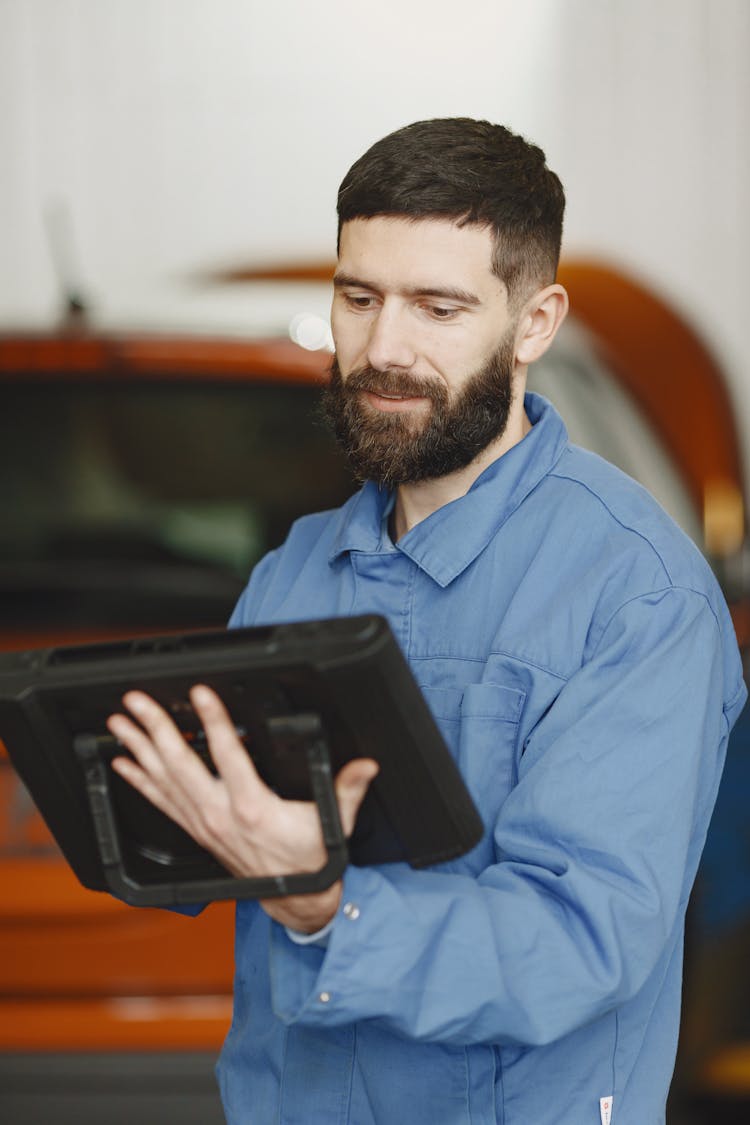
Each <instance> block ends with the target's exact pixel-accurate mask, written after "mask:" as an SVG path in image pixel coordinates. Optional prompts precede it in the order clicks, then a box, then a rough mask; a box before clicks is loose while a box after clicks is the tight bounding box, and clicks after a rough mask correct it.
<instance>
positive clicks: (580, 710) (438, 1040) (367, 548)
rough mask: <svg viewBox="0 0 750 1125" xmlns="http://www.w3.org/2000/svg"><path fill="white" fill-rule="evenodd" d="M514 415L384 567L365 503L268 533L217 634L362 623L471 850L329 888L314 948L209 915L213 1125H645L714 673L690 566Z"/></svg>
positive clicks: (714, 642)
mask: <svg viewBox="0 0 750 1125" xmlns="http://www.w3.org/2000/svg"><path fill="white" fill-rule="evenodd" d="M526 409H527V413H528V415H529V418H530V420H531V422H532V423H533V427H532V429H531V431H530V432H529V433H528V434H527V436H526V437H525V438H524V439H523V441H521V442H520V443H519V444H518V445H516V446H514V447H513V448H512V449H510V450H509V452H507V453H506V454H504V455H503V456H502V457H501V458H500V459H499V460H497V461H495V462H494V463H493V464H491V465H490V466H489V468H487V469H486V470H485V472H484V473H483V474H482V475H481V476H480V477H479V479H478V480H477V481H476V482H475V484H474V485H473V486H472V488H471V489H470V491H469V492H468V493H467V494H466V495H465V496H463V497H462V498H461V499H459V500H456V501H454V502H452V503H450V504H447V505H445V506H444V507H442V508H440V509H439V510H438V511H436V512H434V513H433V514H432V515H431V516H429V517H428V518H427V519H425V520H424V521H423V522H422V523H420V524H418V525H417V526H416V527H414V528H412V530H411V531H409V532H408V533H407V534H406V535H405V536H404V537H403V538H402V539H401V540H400V541H399V542H398V543H396V544H394V543H393V542H392V541H391V539H390V537H389V534H388V513H389V511H390V509H391V506H392V497H391V496H390V495H389V493H388V492H387V491H386V490H383V489H379V488H378V487H376V486H375V485H373V484H367V485H365V487H364V488H363V489H362V490H361V491H360V492H358V493H357V494H356V495H355V496H353V497H352V498H351V499H350V500H349V501H348V502H347V503H346V504H345V505H344V506H343V508H341V509H340V510H338V511H335V512H326V513H322V514H318V515H313V516H309V517H307V518H304V519H302V520H300V521H299V522H298V523H296V524H295V525H294V527H293V528H292V530H291V533H290V535H289V538H288V540H287V542H286V543H285V545H284V546H283V547H281V548H280V549H279V550H277V551H275V552H273V553H272V554H271V555H269V556H267V557H266V558H265V559H264V560H263V561H262V562H261V563H260V564H259V565H258V567H257V568H256V570H255V571H254V573H253V575H252V578H251V581H250V583H249V585H248V588H247V590H246V591H245V593H244V594H243V596H242V598H241V599H240V602H239V603H238V606H237V608H236V610H235V613H234V615H233V618H232V624H233V625H246V624H247V625H249V624H254V623H269V622H283V621H295V620H302V619H311V618H320V617H327V616H339V615H345V614H360V613H380V614H383V615H385V617H386V618H387V619H388V621H389V622H390V624H391V627H392V628H393V631H394V633H395V635H396V637H397V639H398V641H399V642H400V644H401V646H402V647H403V650H404V652H405V654H406V656H407V658H408V661H409V664H410V665H411V668H412V670H413V672H414V675H415V677H416V679H417V681H418V683H419V684H420V686H421V688H422V690H423V692H424V694H425V696H426V698H427V700H428V702H429V704H430V706H431V708H432V710H433V712H434V714H435V716H436V718H437V720H438V723H439V724H440V727H441V729H442V731H443V734H444V736H445V739H446V741H447V743H448V746H449V747H450V749H451V751H452V753H453V754H454V755H455V758H456V760H457V762H458V764H459V767H460V769H461V772H462V774H463V776H464V778H465V780H466V782H467V784H468V787H469V789H470V791H471V793H472V795H473V797H474V800H475V802H476V804H477V806H478V808H479V810H480V813H481V815H482V819H483V822H484V825H485V829H486V831H485V835H484V838H483V839H482V841H481V843H480V844H479V845H478V846H477V847H476V848H474V850H473V851H471V852H470V853H469V854H468V855H466V856H464V857H462V858H461V859H458V860H455V861H452V862H451V863H449V864H444V865H442V866H440V867H436V868H434V869H430V870H427V871H424V870H423V871H415V870H412V869H411V868H409V867H408V866H407V865H402V864H399V865H383V866H381V867H372V868H357V867H349V869H348V870H347V872H346V876H345V879H344V894H343V898H342V906H341V910H340V911H339V913H338V915H337V917H336V919H335V921H334V924H333V927H332V929H331V932H330V934H329V937H328V941H327V945H326V946H325V947H323V948H321V947H318V946H316V945H304V946H300V945H298V944H295V942H294V941H292V940H290V937H289V935H288V934H287V932H286V931H285V929H284V928H283V927H282V926H279V925H277V924H276V923H274V922H272V921H271V920H270V919H269V918H268V916H267V915H266V914H265V913H264V912H263V910H262V909H261V908H260V907H259V906H258V905H257V903H254V902H251V901H246V902H240V903H238V905H237V930H236V984H235V1011H234V1019H233V1023H232V1027H231V1031H230V1033H229V1035H228V1038H227V1041H226V1044H225V1046H224V1049H223V1052H222V1055H221V1059H220V1062H219V1068H218V1072H219V1079H220V1085H221V1090H222V1097H223V1100H224V1107H225V1111H226V1114H227V1119H228V1121H229V1123H230V1125H247V1123H251V1122H252V1123H258V1125H270V1123H272V1122H274V1123H276V1122H278V1123H283V1125H317V1123H320V1125H337V1123H340V1125H343V1123H353V1125H375V1123H377V1125H423V1123H424V1125H468V1123H472V1125H499V1123H502V1125H589V1123H590V1125H601V1122H602V1121H606V1120H607V1119H608V1118H607V1115H608V1114H609V1115H610V1119H611V1122H612V1123H613V1125H657V1123H658V1122H663V1120H664V1104H665V1100H666V1095H667V1090H668V1086H669V1081H670V1077H671V1073H672V1067H673V1062H674V1056H675V1049H676V1042H677V1033H678V1023H679V1009H680V986H681V976H682V943H683V920H684V913H685V908H686V905H687V901H688V895H689V893H690V888H691V885H692V883H693V879H694V876H695V871H696V867H697V865H698V860H699V857H700V853H701V849H702V847H703V842H704V838H705V835H706V829H707V826H708V821H709V817H710V814H711V810H712V808H713V804H714V799H715V796H716V790H717V786H718V782H719V775H720V772H721V767H722V762H723V759H724V752H725V748H726V743H727V736H728V733H729V730H730V727H731V725H732V723H733V721H734V719H735V718H736V716H737V715H738V713H739V711H740V709H741V706H742V703H743V702H744V699H745V694H746V693H745V687H744V684H743V680H742V672H741V666H740V660H739V655H738V652H737V645H736V642H735V637H734V632H733V629H732V624H731V621H730V618H729V615H728V612H727V609H726V606H725V604H724V600H723V598H722V596H721V593H720V591H719V589H718V587H717V584H716V582H715V581H714V578H713V576H712V574H711V572H710V570H709V568H708V566H707V565H706V563H705V561H704V559H703V558H702V556H701V555H700V553H699V551H698V550H697V549H696V548H695V547H694V545H693V544H692V543H691V542H690V541H689V540H688V539H687V538H686V537H685V536H684V535H683V533H682V532H681V531H680V530H679V529H678V528H677V527H676V526H675V525H674V524H673V523H672V521H671V520H670V519H669V518H668V517H667V516H666V515H665V513H664V512H663V511H662V509H661V508H660V507H659V506H658V505H657V504H656V502H655V501H654V500H653V499H652V498H651V497H650V496H649V495H648V494H647V493H646V492H645V491H644V490H643V489H642V488H641V487H640V486H639V485H637V484H636V483H635V482H633V481H632V480H630V479H629V478H628V477H626V476H624V475H623V474H622V473H620V472H619V471H618V470H617V469H615V468H613V467H612V466H611V465H609V464H607V463H606V462H604V461H602V460H601V459H600V458H598V457H596V456H594V455H593V454H590V453H587V452H585V451H583V450H581V449H577V448H575V447H573V446H571V445H570V444H569V442H568V438H567V434H566V431H565V427H564V425H563V423H562V420H561V419H560V417H559V416H558V414H557V413H556V412H555V410H554V409H553V408H552V406H551V405H550V404H549V403H548V402H546V401H545V400H544V399H542V398H540V397H538V396H534V395H530V396H527V402H526ZM610 1099H611V1104H609V1105H608V1104H607V1103H608V1102H610Z"/></svg>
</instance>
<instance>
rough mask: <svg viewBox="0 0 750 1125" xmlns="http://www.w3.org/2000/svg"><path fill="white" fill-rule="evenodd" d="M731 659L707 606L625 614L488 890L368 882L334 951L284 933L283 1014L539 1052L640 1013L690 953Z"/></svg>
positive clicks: (382, 878) (585, 677)
mask: <svg viewBox="0 0 750 1125" xmlns="http://www.w3.org/2000/svg"><path fill="white" fill-rule="evenodd" d="M730 655H731V653H730V648H729V646H728V644H726V643H725V644H724V645H723V644H722V637H721V632H720V630H719V627H718V623H717V621H716V618H715V616H714V614H713V611H712V609H711V607H710V606H709V604H708V603H707V602H706V600H705V598H703V596H702V595H700V594H697V593H695V592H693V591H690V590H680V589H674V588H669V589H668V590H665V591H659V592H657V593H654V594H650V595H646V596H643V597H638V598H635V599H633V600H632V601H630V602H628V603H627V604H625V605H624V606H622V607H621V608H620V609H619V610H618V612H617V613H616V614H615V615H614V616H613V618H612V619H611V620H610V622H609V623H608V625H607V626H606V628H605V629H604V631H603V633H602V636H601V638H600V640H599V642H598V645H597V647H596V651H595V653H594V655H593V657H592V659H591V660H590V661H589V662H588V663H586V664H585V665H584V666H583V667H582V668H581V669H580V671H578V672H577V673H576V674H575V675H574V676H572V677H571V679H570V680H569V681H568V682H567V684H566V685H565V687H564V688H563V690H562V691H561V693H560V694H559V696H558V698H557V700H556V702H555V703H554V705H553V706H552V707H551V708H550V710H549V711H548V712H547V714H546V715H545V716H544V717H543V719H542V720H541V721H540V722H539V723H538V724H537V725H536V727H535V728H534V729H533V731H532V732H531V735H530V736H529V737H528V738H527V740H526V744H525V747H524V751H523V755H522V757H521V759H520V765H519V779H518V784H517V785H516V787H515V788H514V789H513V790H512V791H511V793H510V795H509V796H508V797H507V799H506V800H505V802H504V803H503V805H502V807H501V810H500V813H499V815H498V817H497V821H496V823H495V824H494V825H492V826H489V831H491V832H492V833H493V834H494V845H495V855H496V857H497V862H496V863H495V864H494V865H492V866H490V867H489V868H487V869H486V870H484V871H483V872H482V873H481V875H480V876H479V877H478V878H472V877H470V876H467V875H459V874H452V873H446V872H440V871H439V870H435V871H414V870H412V869H410V868H409V867H407V866H406V865H397V866H382V867H379V868H354V867H350V868H349V869H348V870H347V872H346V875H345V880H344V896H343V898H342V908H341V910H340V911H339V913H338V915H337V917H336V919H335V922H334V925H333V928H332V931H331V934H330V936H329V941H328V947H327V949H325V950H323V949H316V948H310V947H307V948H306V949H305V950H304V951H300V949H299V948H298V947H296V946H295V945H294V944H293V943H292V942H291V941H290V940H289V938H288V936H287V935H286V933H285V932H284V930H283V928H282V927H279V926H275V925H274V926H273V927H272V949H271V971H272V986H273V997H274V1007H275V1010H276V1013H277V1015H278V1016H279V1017H280V1018H281V1019H282V1020H283V1021H285V1022H286V1023H288V1024H293V1023H297V1024H300V1025H306V1026H310V1027H334V1026H336V1025H342V1024H347V1023H352V1022H355V1021H358V1020H363V1019H367V1020H377V1021H379V1022H381V1023H382V1024H383V1025H384V1026H386V1027H387V1028H388V1029H389V1030H391V1031H394V1032H396V1033H397V1034H401V1035H403V1036H406V1037H408V1038H411V1039H421V1040H429V1041H433V1042H444V1043H451V1044H469V1043H476V1042H494V1043H516V1044H524V1045H534V1044H536V1045H538V1044H543V1043H547V1042H552V1041H554V1040H556V1039H557V1038H559V1037H561V1036H563V1035H565V1034H567V1033H568V1032H570V1031H572V1030H574V1029H575V1028H577V1027H580V1026H582V1025H584V1024H585V1023H587V1022H588V1021H590V1020H593V1019H595V1018H597V1017H598V1016H601V1015H602V1014H604V1013H605V1012H606V1011H608V1010H611V1009H613V1008H614V1007H616V1006H618V1005H620V1004H622V1003H624V1002H626V1001H627V1000H628V999H629V998H631V997H633V996H634V995H635V994H636V993H637V992H638V990H639V989H640V988H641V986H642V985H643V984H644V982H645V981H646V979H647V978H648V977H649V975H650V974H652V973H653V972H655V971H656V970H657V968H658V966H659V964H660V962H661V961H662V960H663V959H664V958H666V957H669V956H671V954H672V952H673V950H674V947H675V944H676V942H678V941H679V940H680V939H681V933H682V915H683V913H684V910H685V907H686V903H687V898H688V895H689V892H690V888H691V885H692V882H693V879H694V876H695V871H696V868H697V864H698V860H699V857H700V852H701V850H702V847H703V842H704V839H705V834H706V831H707V827H708V821H709V818H710V814H711V810H712V808H713V804H714V800H715V796H716V790H717V787H718V782H719V777H720V773H721V767H722V764H723V758H724V753H725V749H726V742H727V737H728V732H729V728H730V725H731V721H733V719H734V718H735V717H736V715H737V713H738V712H739V709H740V707H741V704H742V702H743V700H744V685H743V684H742V681H741V677H740V674H739V661H738V659H737V653H736V649H735V650H734V654H733V664H732V667H731V668H726V667H725V663H727V664H728V662H729V659H730ZM727 681H730V682H731V683H732V684H733V685H734V686H733V695H732V693H730V692H727V690H726V689H725V683H726V682H727ZM725 696H726V697H727V699H728V702H727V703H726V706H725V705H724V704H723V702H722V701H723V700H724V698H725Z"/></svg>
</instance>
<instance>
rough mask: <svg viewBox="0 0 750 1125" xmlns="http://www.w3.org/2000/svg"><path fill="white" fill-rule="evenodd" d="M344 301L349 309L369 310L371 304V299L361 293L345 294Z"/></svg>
mask: <svg viewBox="0 0 750 1125" xmlns="http://www.w3.org/2000/svg"><path fill="white" fill-rule="evenodd" d="M344 300H345V301H346V303H347V305H348V306H349V308H352V309H370V308H372V304H373V298H372V297H369V296H367V295H364V294H361V293H345V294H344Z"/></svg>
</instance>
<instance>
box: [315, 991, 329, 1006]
mask: <svg viewBox="0 0 750 1125" xmlns="http://www.w3.org/2000/svg"><path fill="white" fill-rule="evenodd" d="M330 999H331V994H330V992H321V994H320V996H319V997H318V1000H320V1002H321V1004H327V1003H328V1001H329V1000H330Z"/></svg>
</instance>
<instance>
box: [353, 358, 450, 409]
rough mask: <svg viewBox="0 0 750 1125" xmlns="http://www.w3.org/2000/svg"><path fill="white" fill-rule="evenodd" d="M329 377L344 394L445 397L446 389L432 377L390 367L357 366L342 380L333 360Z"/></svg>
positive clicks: (438, 398)
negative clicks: (426, 377)
mask: <svg viewBox="0 0 750 1125" xmlns="http://www.w3.org/2000/svg"><path fill="white" fill-rule="evenodd" d="M331 377H332V379H333V380H334V381H337V382H338V383H339V386H340V387H341V390H342V391H343V392H344V393H345V394H358V393H359V392H361V391H370V392H371V393H372V394H381V395H403V396H404V397H406V398H409V397H414V398H427V399H430V401H431V402H443V401H444V400H445V398H446V390H445V388H444V387H443V385H442V383H438V382H437V381H436V380H433V379H420V378H418V377H417V376H414V375H410V374H408V373H406V372H403V371H394V370H392V369H386V370H384V371H379V370H378V369H377V368H376V367H369V366H366V367H358V368H356V369H355V370H354V371H351V372H350V373H349V375H347V377H346V380H343V379H342V377H341V372H340V370H339V367H338V364H337V363H336V362H335V361H334V363H333V364H332V365H331Z"/></svg>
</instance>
